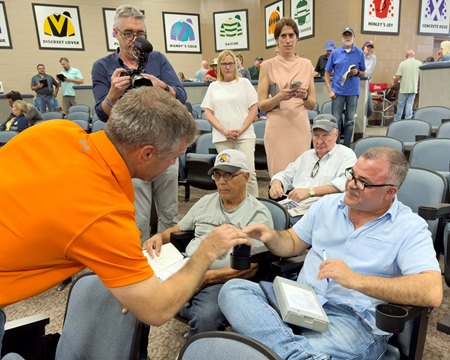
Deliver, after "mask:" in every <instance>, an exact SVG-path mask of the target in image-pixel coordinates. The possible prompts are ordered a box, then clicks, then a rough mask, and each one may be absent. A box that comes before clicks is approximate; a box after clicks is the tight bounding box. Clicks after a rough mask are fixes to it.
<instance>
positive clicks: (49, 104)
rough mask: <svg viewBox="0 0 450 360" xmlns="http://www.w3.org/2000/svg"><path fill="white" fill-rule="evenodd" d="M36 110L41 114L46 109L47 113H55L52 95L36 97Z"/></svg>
mask: <svg viewBox="0 0 450 360" xmlns="http://www.w3.org/2000/svg"><path fill="white" fill-rule="evenodd" d="M36 100H37V105H38V110H39V111H40V112H41V113H45V112H47V111H46V108H48V111H55V98H54V96H53V95H37V96H36Z"/></svg>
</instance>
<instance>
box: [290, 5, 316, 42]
mask: <svg viewBox="0 0 450 360" xmlns="http://www.w3.org/2000/svg"><path fill="white" fill-rule="evenodd" d="M314 10H315V9H314V0H291V18H293V19H294V20H295V22H296V23H297V25H298V35H299V38H300V39H307V38H311V37H314Z"/></svg>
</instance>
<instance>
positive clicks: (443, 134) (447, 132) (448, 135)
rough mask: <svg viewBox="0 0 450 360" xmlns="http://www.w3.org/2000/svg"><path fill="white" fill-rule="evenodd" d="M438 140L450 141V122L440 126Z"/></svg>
mask: <svg viewBox="0 0 450 360" xmlns="http://www.w3.org/2000/svg"><path fill="white" fill-rule="evenodd" d="M436 139H450V121H448V122H445V123H443V124H442V125H441V126H439V128H438V129H437V132H436Z"/></svg>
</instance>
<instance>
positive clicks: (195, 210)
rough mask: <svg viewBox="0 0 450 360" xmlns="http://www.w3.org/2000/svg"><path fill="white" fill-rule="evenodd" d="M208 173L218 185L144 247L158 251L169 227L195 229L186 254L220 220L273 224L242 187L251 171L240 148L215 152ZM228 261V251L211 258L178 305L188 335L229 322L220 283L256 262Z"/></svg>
mask: <svg viewBox="0 0 450 360" xmlns="http://www.w3.org/2000/svg"><path fill="white" fill-rule="evenodd" d="M208 174H209V175H211V176H212V178H213V179H214V181H215V182H216V185H217V190H218V191H217V192H216V193H214V194H209V195H205V196H203V197H202V198H201V199H200V200H199V201H198V202H197V203H195V204H194V206H192V208H191V209H190V210H189V211H188V213H187V214H186V215H185V216H184V217H183V219H182V220H181V221H180V222H179V223H178V224H177V225H175V226H173V227H171V228H169V229H166V230H165V231H163V232H162V233H158V234H156V235H154V236H153V237H151V238H150V239H149V240H147V241H146V242H145V243H144V248H145V249H146V250H147V252H148V253H149V255H150V256H154V255H156V256H158V255H159V252H160V250H161V245H162V244H164V243H168V242H169V241H170V234H171V233H173V232H178V231H183V230H192V229H194V231H195V237H194V239H192V240H191V241H190V243H189V244H188V246H187V248H186V253H187V255H188V256H191V255H192V254H193V253H194V252H195V250H196V249H197V248H198V246H199V245H200V243H201V242H202V240H203V239H204V237H205V236H207V235H208V234H209V233H210V232H211V231H212V230H213V229H214V228H216V227H217V226H220V225H222V224H231V225H234V226H236V227H237V228H239V229H243V228H244V227H246V226H247V225H250V224H266V225H267V226H269V227H273V222H272V217H271V214H270V212H269V210H268V209H267V208H266V207H265V206H264V205H263V204H262V203H260V202H259V201H258V200H257V199H256V198H255V197H253V196H252V195H250V194H248V193H247V183H248V179H249V176H250V173H249V171H248V163H247V157H246V156H245V154H244V153H242V152H240V151H238V150H234V149H228V150H224V151H222V152H220V153H219V154H218V155H217V157H216V161H215V164H214V167H212V168H211V169H210V170H209V171H208ZM253 246H262V243H260V242H258V241H255V243H254V244H253ZM229 264H230V254H229V253H227V254H226V255H224V256H222V257H221V258H219V259H217V260H216V261H215V262H213V263H212V265H211V267H210V270H208V271H207V272H206V274H205V276H204V279H203V282H202V283H201V285H200V287H199V288H198V292H197V293H196V294H195V295H194V296H193V297H192V298H191V300H190V301H189V302H188V303H186V304H185V305H184V306H183V307H182V309H181V310H180V315H181V316H183V317H185V318H187V319H189V337H191V336H193V335H195V334H198V333H200V332H204V331H212V330H224V328H225V326H226V325H227V324H228V323H227V321H226V319H225V317H224V316H223V314H222V312H221V311H220V308H219V305H218V303H217V296H218V294H219V291H220V289H221V287H222V285H223V284H224V283H225V282H226V281H228V280H230V279H233V278H244V279H249V278H252V277H253V276H255V274H256V271H257V270H258V269H257V267H258V266H257V264H251V267H250V269H248V270H234V269H232V268H231V267H230V265H229Z"/></svg>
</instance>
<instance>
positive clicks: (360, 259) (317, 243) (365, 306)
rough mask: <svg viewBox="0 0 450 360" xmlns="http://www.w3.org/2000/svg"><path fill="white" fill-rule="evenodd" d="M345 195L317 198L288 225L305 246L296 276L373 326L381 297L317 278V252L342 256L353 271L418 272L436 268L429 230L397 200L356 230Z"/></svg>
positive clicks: (377, 273) (323, 297)
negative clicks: (299, 270)
mask: <svg viewBox="0 0 450 360" xmlns="http://www.w3.org/2000/svg"><path fill="white" fill-rule="evenodd" d="M344 196H345V194H333V195H328V196H325V197H323V198H322V199H321V200H319V201H318V202H317V203H316V204H315V205H313V206H312V207H311V208H310V209H309V211H308V212H307V213H306V215H305V216H303V218H302V219H300V221H298V222H297V223H296V224H295V225H294V230H295V232H296V234H297V235H298V236H299V237H300V238H301V239H302V240H303V241H305V242H306V243H308V244H310V245H311V249H310V251H309V252H308V255H307V256H306V259H305V264H304V266H303V269H302V271H301V272H300V274H299V277H298V281H299V282H301V283H304V284H308V285H310V286H311V287H313V288H314V290H315V291H316V293H317V295H318V297H319V299H320V300H321V302H322V303H323V304H324V303H326V302H331V303H334V304H345V305H347V306H350V307H352V308H353V309H354V310H355V312H356V314H358V316H360V317H361V318H362V319H364V320H365V321H366V322H367V323H368V324H369V325H370V326H371V327H372V329H374V333H378V334H384V333H383V332H382V331H380V330H378V329H377V328H376V326H375V306H376V305H377V304H379V303H382V302H383V301H381V300H378V299H375V298H372V297H370V296H367V295H365V294H363V293H360V292H358V291H356V290H352V289H347V288H345V287H343V286H341V285H339V284H338V283H336V282H335V281H333V280H332V279H330V282H329V283H328V282H327V280H326V279H324V280H318V279H317V275H318V273H319V265H320V264H321V263H322V261H323V257H322V251H323V250H325V251H326V255H327V258H328V259H333V258H335V259H342V260H343V261H344V262H345V263H346V264H347V265H348V266H349V267H350V268H351V269H352V270H353V271H355V272H357V273H359V274H364V275H372V276H380V277H396V276H403V275H409V274H418V273H420V272H423V271H428V270H434V271H440V268H439V264H438V262H437V260H436V254H435V251H434V247H433V240H432V238H431V233H430V232H429V231H428V225H427V223H426V221H425V220H423V219H422V218H421V217H419V216H418V215H417V214H414V213H413V212H412V211H411V209H410V208H409V207H407V206H405V205H403V204H402V203H401V202H400V201H398V200H397V199H395V200H394V202H393V203H392V206H391V207H390V208H389V210H388V211H386V213H385V214H384V215H382V216H380V217H379V218H377V219H375V220H372V221H370V222H368V223H366V224H364V225H363V226H361V227H360V228H358V229H356V230H355V228H354V226H353V223H352V222H351V221H350V219H349V216H348V210H349V209H348V207H347V205H345V204H344V202H343V199H344Z"/></svg>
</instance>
